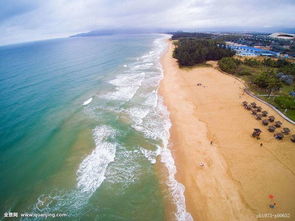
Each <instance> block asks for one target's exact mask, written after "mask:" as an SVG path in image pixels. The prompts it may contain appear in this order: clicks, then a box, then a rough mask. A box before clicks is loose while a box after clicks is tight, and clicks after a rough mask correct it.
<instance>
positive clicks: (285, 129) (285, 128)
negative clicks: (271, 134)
mask: <svg viewBox="0 0 295 221" xmlns="http://www.w3.org/2000/svg"><path fill="white" fill-rule="evenodd" d="M282 133H283V134H285V135H288V134H289V133H290V129H289V128H288V127H284V128H283V130H282Z"/></svg>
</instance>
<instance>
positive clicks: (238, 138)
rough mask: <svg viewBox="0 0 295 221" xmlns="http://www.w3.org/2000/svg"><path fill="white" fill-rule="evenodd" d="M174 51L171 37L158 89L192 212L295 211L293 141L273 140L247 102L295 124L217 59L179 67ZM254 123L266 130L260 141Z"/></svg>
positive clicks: (229, 215)
mask: <svg viewBox="0 0 295 221" xmlns="http://www.w3.org/2000/svg"><path fill="white" fill-rule="evenodd" d="M172 51H173V45H172V43H171V41H170V42H169V46H168V49H167V50H166V52H165V54H163V55H162V57H161V65H162V68H163V71H164V78H163V79H162V81H161V83H160V89H159V93H160V95H161V96H162V97H163V99H164V104H165V105H166V106H167V108H168V111H169V112H170V119H171V122H172V128H171V129H170V148H171V152H172V154H173V158H174V160H175V164H176V168H177V173H176V179H177V181H179V182H180V183H182V184H183V185H184V186H185V200H186V207H187V210H188V212H189V213H191V215H192V216H193V218H194V220H202V221H203V220H210V221H211V220H221V218H220V217H222V220H241V221H244V220H257V218H256V217H257V215H258V214H259V213H290V215H291V217H294V216H295V209H294V206H293V207H292V205H295V200H294V199H295V190H293V189H294V188H292V187H294V186H295V175H294V174H295V148H294V143H291V141H289V140H288V139H287V138H286V139H284V140H283V141H277V140H275V139H274V138H273V134H272V133H269V132H268V131H267V130H266V127H265V126H262V124H261V121H257V120H255V119H254V118H253V116H252V115H251V114H250V113H249V112H248V111H246V110H244V108H243V107H242V106H241V102H242V100H247V101H248V102H253V101H255V102H256V103H259V105H260V106H262V108H263V109H264V110H267V111H268V112H269V113H270V114H271V115H274V116H275V117H276V119H278V120H280V121H282V122H283V125H284V126H285V127H289V128H290V129H291V130H292V131H294V129H295V128H294V125H291V124H290V123H288V122H286V121H285V120H283V119H282V118H281V117H280V116H279V115H278V114H277V113H275V112H274V111H273V110H271V109H270V108H269V107H267V106H266V105H265V104H262V103H260V102H259V101H257V100H255V99H254V98H252V97H250V96H249V95H247V94H244V93H243V92H242V91H243V89H244V85H243V84H242V83H241V82H238V80H236V79H234V78H232V77H231V76H226V75H225V74H222V73H221V72H220V71H218V70H216V69H215V68H213V67H195V68H192V69H180V68H179V67H178V64H177V62H176V60H175V59H173V58H172ZM209 63H210V62H209ZM197 83H201V85H202V86H199V87H198V86H196V85H197ZM256 127H258V128H260V129H262V131H263V133H262V135H261V140H259V141H258V140H255V139H253V138H252V137H251V136H250V134H251V133H252V130H253V128H256ZM211 142H212V144H211ZM260 143H263V146H262V147H260V146H259V145H260ZM202 163H204V166H203V167H202V166H200V164H202ZM278 181H279V182H278ZM269 194H273V195H274V196H275V201H276V202H277V204H278V205H279V206H278V207H277V208H275V210H272V209H271V208H269V207H268V206H269V205H268V204H269V203H270V202H269V199H268V198H267V196H268V195H269ZM265 220H267V219H265ZM268 220H269V219H268Z"/></svg>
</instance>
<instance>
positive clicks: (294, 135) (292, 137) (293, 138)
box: [290, 134, 295, 143]
mask: <svg viewBox="0 0 295 221" xmlns="http://www.w3.org/2000/svg"><path fill="white" fill-rule="evenodd" d="M290 140H291V141H292V142H294V143H295V134H293V135H292V136H291V138H290Z"/></svg>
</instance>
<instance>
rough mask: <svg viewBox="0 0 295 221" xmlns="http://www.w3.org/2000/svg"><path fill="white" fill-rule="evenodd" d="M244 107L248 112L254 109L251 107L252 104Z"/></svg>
mask: <svg viewBox="0 0 295 221" xmlns="http://www.w3.org/2000/svg"><path fill="white" fill-rule="evenodd" d="M244 107H245V109H246V110H251V109H252V107H251V105H250V104H248V105H246V106H244Z"/></svg>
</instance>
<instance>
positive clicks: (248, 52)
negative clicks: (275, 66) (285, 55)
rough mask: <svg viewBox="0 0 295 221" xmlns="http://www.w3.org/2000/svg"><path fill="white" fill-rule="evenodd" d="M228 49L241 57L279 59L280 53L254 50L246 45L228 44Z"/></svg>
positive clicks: (259, 49)
mask: <svg viewBox="0 0 295 221" xmlns="http://www.w3.org/2000/svg"><path fill="white" fill-rule="evenodd" d="M227 48H230V49H232V50H234V51H235V52H236V53H237V55H240V56H270V57H279V56H280V53H279V52H274V51H269V50H264V49H261V48H254V47H249V46H245V45H236V44H227Z"/></svg>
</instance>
